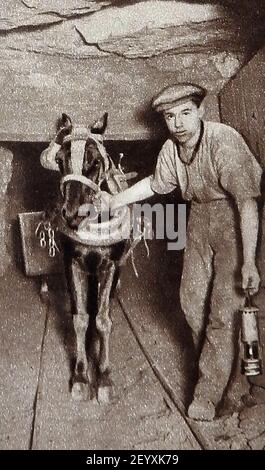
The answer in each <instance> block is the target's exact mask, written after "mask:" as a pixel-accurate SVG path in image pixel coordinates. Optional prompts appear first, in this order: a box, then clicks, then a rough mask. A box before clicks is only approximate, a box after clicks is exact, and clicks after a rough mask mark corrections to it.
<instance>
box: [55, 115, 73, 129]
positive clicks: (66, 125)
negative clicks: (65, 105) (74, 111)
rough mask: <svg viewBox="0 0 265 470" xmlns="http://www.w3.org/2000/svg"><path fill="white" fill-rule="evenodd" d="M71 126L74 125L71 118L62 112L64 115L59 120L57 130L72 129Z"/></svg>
mask: <svg viewBox="0 0 265 470" xmlns="http://www.w3.org/2000/svg"><path fill="white" fill-rule="evenodd" d="M71 127H72V121H71V118H70V117H69V116H68V115H67V114H65V113H62V116H61V117H60V118H59V119H58V121H57V130H60V129H70V128H71Z"/></svg>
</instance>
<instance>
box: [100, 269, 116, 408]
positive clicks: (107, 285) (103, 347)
mask: <svg viewBox="0 0 265 470" xmlns="http://www.w3.org/2000/svg"><path fill="white" fill-rule="evenodd" d="M114 274H115V264H114V262H112V261H107V262H106V263H104V262H103V264H102V265H101V267H100V268H99V274H98V281H99V288H98V313H97V317H96V328H97V332H98V334H99V339H100V350H99V363H98V368H99V377H98V400H99V401H100V402H108V401H109V392H110V390H111V386H112V382H111V379H110V365H109V340H110V333H111V326H112V321H111V318H110V292H111V287H112V283H113V278H114Z"/></svg>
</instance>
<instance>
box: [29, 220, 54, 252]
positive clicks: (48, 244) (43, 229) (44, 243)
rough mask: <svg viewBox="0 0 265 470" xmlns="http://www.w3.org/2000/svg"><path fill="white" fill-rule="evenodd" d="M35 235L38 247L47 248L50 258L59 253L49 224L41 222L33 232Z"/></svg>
mask: <svg viewBox="0 0 265 470" xmlns="http://www.w3.org/2000/svg"><path fill="white" fill-rule="evenodd" d="M35 235H36V237H37V238H38V239H39V243H40V247H41V248H47V250H48V254H49V256H50V257H51V258H54V257H55V255H56V251H57V252H58V253H59V251H60V250H59V248H58V246H57V244H56V241H55V232H54V229H53V228H52V226H51V222H43V221H41V222H40V223H39V224H38V226H37V228H36V230H35Z"/></svg>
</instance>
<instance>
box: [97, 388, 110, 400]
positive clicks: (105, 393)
mask: <svg viewBox="0 0 265 470" xmlns="http://www.w3.org/2000/svg"><path fill="white" fill-rule="evenodd" d="M111 398H112V387H110V386H107V387H99V388H98V402H99V403H100V404H105V405H107V404H108V403H110V401H111Z"/></svg>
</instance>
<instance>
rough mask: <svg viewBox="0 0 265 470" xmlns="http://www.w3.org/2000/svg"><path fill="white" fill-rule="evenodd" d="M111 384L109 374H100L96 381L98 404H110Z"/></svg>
mask: <svg viewBox="0 0 265 470" xmlns="http://www.w3.org/2000/svg"><path fill="white" fill-rule="evenodd" d="M112 390H113V382H112V380H111V378H110V375H109V372H105V373H104V374H102V376H101V377H100V379H99V381H98V402H99V403H110V401H111V399H112Z"/></svg>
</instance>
